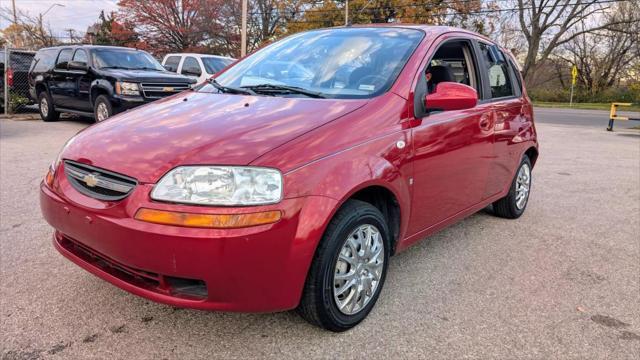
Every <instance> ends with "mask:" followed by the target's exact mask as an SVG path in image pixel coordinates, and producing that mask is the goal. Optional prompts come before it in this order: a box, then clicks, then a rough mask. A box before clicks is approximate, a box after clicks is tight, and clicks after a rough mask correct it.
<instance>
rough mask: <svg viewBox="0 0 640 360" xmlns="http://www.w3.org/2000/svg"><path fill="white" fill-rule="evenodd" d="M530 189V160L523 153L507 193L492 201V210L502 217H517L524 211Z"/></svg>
mask: <svg viewBox="0 0 640 360" xmlns="http://www.w3.org/2000/svg"><path fill="white" fill-rule="evenodd" d="M530 191H531V160H529V157H528V156H527V155H525V156H524V157H523V158H522V161H521V162H520V166H519V167H518V171H517V172H516V176H515V178H514V179H513V182H512V183H511V188H510V189H509V194H507V196H505V197H503V198H502V199H500V200H498V201H496V202H494V203H493V212H494V213H495V214H496V215H497V216H499V217H503V218H507V219H517V218H519V217H520V215H522V214H523V213H524V210H525V209H526V208H527V203H528V202H529V193H530Z"/></svg>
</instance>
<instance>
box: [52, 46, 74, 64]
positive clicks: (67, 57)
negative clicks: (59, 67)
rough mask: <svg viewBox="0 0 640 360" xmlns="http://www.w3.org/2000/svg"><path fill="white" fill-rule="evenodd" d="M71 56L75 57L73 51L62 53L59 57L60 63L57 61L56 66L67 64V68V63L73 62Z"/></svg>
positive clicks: (67, 50)
mask: <svg viewBox="0 0 640 360" xmlns="http://www.w3.org/2000/svg"><path fill="white" fill-rule="evenodd" d="M71 55H73V50H72V49H64V50H62V51H60V55H58V61H56V64H65V66H66V63H68V62H69V60H71Z"/></svg>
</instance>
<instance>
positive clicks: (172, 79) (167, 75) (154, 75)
mask: <svg viewBox="0 0 640 360" xmlns="http://www.w3.org/2000/svg"><path fill="white" fill-rule="evenodd" d="M101 71H102V72H103V73H104V74H106V75H110V76H113V77H115V78H117V79H118V80H122V81H133V82H160V83H171V84H175V83H182V84H184V83H190V84H192V83H195V82H196V80H195V79H192V78H190V77H187V76H184V75H179V74H176V73H172V72H171V71H151V70H125V69H103V70H101Z"/></svg>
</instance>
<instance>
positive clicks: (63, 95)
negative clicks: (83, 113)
mask: <svg viewBox="0 0 640 360" xmlns="http://www.w3.org/2000/svg"><path fill="white" fill-rule="evenodd" d="M72 57H73V49H71V48H66V49H62V50H61V51H60V53H59V54H58V59H57V60H56V65H55V67H54V68H53V71H52V72H51V76H50V77H49V83H48V85H49V91H50V93H51V98H52V99H53V105H54V106H56V107H68V106H69V102H70V101H71V98H72V96H73V94H74V92H75V83H74V82H73V78H72V77H71V76H70V75H69V73H68V71H67V64H68V63H69V61H71V58H72Z"/></svg>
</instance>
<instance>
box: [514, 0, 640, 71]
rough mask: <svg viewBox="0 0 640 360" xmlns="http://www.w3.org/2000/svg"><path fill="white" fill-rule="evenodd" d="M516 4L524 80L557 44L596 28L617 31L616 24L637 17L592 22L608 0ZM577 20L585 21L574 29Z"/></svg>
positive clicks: (604, 10) (526, 0)
mask: <svg viewBox="0 0 640 360" xmlns="http://www.w3.org/2000/svg"><path fill="white" fill-rule="evenodd" d="M516 5H517V7H516V9H517V13H518V23H519V24H520V30H521V31H522V33H523V34H524V37H525V39H526V42H527V45H528V49H527V53H526V55H525V58H524V66H523V68H522V72H523V75H524V76H525V78H526V79H527V80H531V79H533V78H534V75H535V71H536V70H537V69H536V65H537V64H539V63H544V62H545V61H546V60H547V59H548V58H549V56H550V55H551V54H552V52H553V51H554V50H555V49H557V48H558V47H559V46H562V45H564V44H567V43H569V42H571V41H572V40H573V39H575V38H577V37H579V36H581V35H583V34H587V33H593V32H595V31H598V30H604V29H611V30H617V31H621V27H620V25H625V24H627V25H628V24H629V23H630V22H633V21H637V20H633V19H631V20H630V19H627V18H622V19H618V18H616V19H613V18H608V19H609V20H610V21H604V22H599V23H594V19H597V18H599V17H603V16H604V15H605V14H606V13H607V10H608V9H610V7H611V2H607V3H606V4H605V3H602V2H601V1H599V0H516ZM579 24H585V26H584V28H580V29H576V26H577V25H579Z"/></svg>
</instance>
